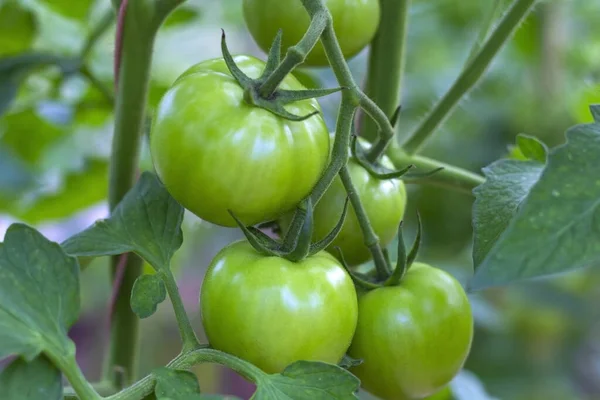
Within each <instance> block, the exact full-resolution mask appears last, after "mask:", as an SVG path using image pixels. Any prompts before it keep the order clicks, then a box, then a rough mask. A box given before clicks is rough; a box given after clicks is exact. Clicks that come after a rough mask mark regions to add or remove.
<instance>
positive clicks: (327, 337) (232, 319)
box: [200, 241, 358, 373]
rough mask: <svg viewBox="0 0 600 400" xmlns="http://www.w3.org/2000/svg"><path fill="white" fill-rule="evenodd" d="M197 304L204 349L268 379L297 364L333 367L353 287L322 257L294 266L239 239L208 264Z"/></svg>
mask: <svg viewBox="0 0 600 400" xmlns="http://www.w3.org/2000/svg"><path fill="white" fill-rule="evenodd" d="M200 306H201V310H202V321H203V323H204V330H205V332H206V336H207V337H208V340H209V342H210V344H211V346H213V347H214V348H216V349H218V350H222V351H225V352H227V353H230V354H233V355H235V356H237V357H240V358H242V359H244V360H247V361H250V362H251V363H253V364H255V365H256V366H258V367H259V368H261V369H262V370H263V371H265V372H268V373H275V372H280V371H282V370H283V369H284V368H285V367H286V366H288V365H289V364H291V363H293V362H295V361H298V360H309V361H324V362H329V363H337V362H339V361H340V360H341V359H342V357H343V356H344V354H345V352H346V350H347V349H348V346H349V345H350V341H351V340H352V335H353V334H354V330H355V328H356V321H357V318H358V313H357V308H358V305H357V298H356V291H355V289H354V285H353V283H352V280H351V279H350V277H349V276H348V274H347V272H346V271H345V270H344V268H343V267H342V266H341V265H340V264H339V262H338V261H337V260H336V259H335V257H333V256H332V255H330V254H329V253H327V252H324V251H323V252H320V253H317V254H315V255H314V256H311V257H308V258H306V259H304V260H303V261H300V262H297V263H294V262H291V261H288V260H286V259H283V258H279V257H269V256H264V255H261V254H260V253H258V252H257V251H256V250H254V249H253V248H252V246H250V244H249V243H248V242H247V241H239V242H235V243H233V244H231V245H229V246H227V247H225V248H224V249H222V250H221V251H220V252H219V254H217V256H216V257H215V258H214V260H213V261H212V262H211V264H210V266H209V267H208V271H207V273H206V277H205V278H204V282H203V284H202V290H201V294H200Z"/></svg>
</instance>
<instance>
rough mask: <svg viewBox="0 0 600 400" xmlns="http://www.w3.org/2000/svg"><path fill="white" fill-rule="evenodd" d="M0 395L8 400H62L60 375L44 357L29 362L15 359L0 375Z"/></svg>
mask: <svg viewBox="0 0 600 400" xmlns="http://www.w3.org/2000/svg"><path fill="white" fill-rule="evenodd" d="M0 393H2V398H3V399H8V400H11V399H15V400H17V399H18V400H58V399H62V398H63V386H62V375H61V373H60V371H59V370H58V369H57V368H56V367H55V366H54V365H53V364H52V363H50V361H48V359H47V358H46V357H44V356H38V357H36V358H35V359H33V360H32V361H31V362H26V361H25V360H24V359H22V358H17V359H16V360H14V361H13V362H11V363H10V365H9V366H8V367H6V369H4V371H2V374H0Z"/></svg>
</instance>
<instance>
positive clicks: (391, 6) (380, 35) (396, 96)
mask: <svg viewBox="0 0 600 400" xmlns="http://www.w3.org/2000/svg"><path fill="white" fill-rule="evenodd" d="M379 3H380V4H381V20H380V21H379V28H378V30H377V34H376V36H375V39H373V41H372V42H371V51H370V54H369V69H368V76H367V82H366V94H367V96H369V97H370V98H371V99H372V100H373V101H374V102H375V104H377V106H379V108H380V109H381V111H383V113H384V114H385V115H386V116H387V118H388V119H389V118H390V117H391V116H392V115H393V113H394V111H395V110H396V108H397V107H398V105H399V103H400V97H401V87H402V78H403V74H404V64H405V58H406V57H405V54H406V34H407V30H408V9H409V7H410V0H380V1H379ZM377 131H378V129H377V125H376V124H375V123H374V122H373V120H372V119H371V118H368V117H366V116H363V117H362V118H361V126H360V135H361V136H362V137H364V138H366V139H367V140H369V141H371V142H372V141H374V140H375V139H376V138H377ZM382 133H383V134H384V135H381V134H380V137H379V140H378V142H376V143H375V145H374V146H373V147H372V150H371V151H370V153H369V158H370V159H371V160H374V159H376V158H377V156H378V155H379V154H381V152H382V151H383V150H384V149H385V147H386V146H387V143H388V142H389V140H391V139H392V137H389V136H386V135H385V131H382Z"/></svg>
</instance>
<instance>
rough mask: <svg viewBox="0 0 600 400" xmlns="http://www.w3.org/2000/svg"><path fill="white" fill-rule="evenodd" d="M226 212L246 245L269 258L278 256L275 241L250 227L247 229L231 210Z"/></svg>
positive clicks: (277, 245)
mask: <svg viewBox="0 0 600 400" xmlns="http://www.w3.org/2000/svg"><path fill="white" fill-rule="evenodd" d="M228 211H229V214H230V215H231V217H232V218H233V219H234V220H235V222H236V223H237V224H238V226H239V227H240V229H241V230H242V233H243V234H244V236H245V237H246V239H247V240H248V243H250V245H251V246H252V247H253V248H254V250H256V251H258V252H259V253H261V254H265V255H269V256H275V257H278V256H280V253H279V251H278V250H279V249H278V247H279V243H277V241H275V240H274V239H272V238H270V237H269V236H267V235H265V234H264V233H262V232H261V231H260V230H259V229H256V228H254V227H251V226H250V227H247V226H246V225H244V223H243V222H242V221H240V220H239V218H238V217H236V216H235V214H234V213H233V212H232V211H231V210H228Z"/></svg>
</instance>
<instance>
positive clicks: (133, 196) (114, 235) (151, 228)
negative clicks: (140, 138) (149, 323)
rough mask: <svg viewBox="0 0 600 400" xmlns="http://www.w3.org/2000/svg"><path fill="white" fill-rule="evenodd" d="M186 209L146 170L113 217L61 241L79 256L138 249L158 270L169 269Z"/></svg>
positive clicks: (102, 254) (68, 249)
mask: <svg viewBox="0 0 600 400" xmlns="http://www.w3.org/2000/svg"><path fill="white" fill-rule="evenodd" d="M183 211H184V210H183V207H182V206H181V205H179V203H177V201H175V199H173V198H172V197H171V195H170V194H169V192H167V190H166V189H165V187H164V186H163V185H162V184H161V183H160V182H159V181H158V178H157V177H156V175H154V174H153V173H151V172H144V173H143V174H142V175H141V177H140V179H139V181H138V182H137V184H136V185H135V186H134V187H133V188H132V189H131V190H130V191H129V192H128V193H127V194H126V195H125V197H124V199H123V200H122V201H121V203H119V205H118V206H117V207H116V208H115V210H114V212H113V214H112V216H111V217H110V218H108V219H105V220H100V221H97V222H96V223H95V224H94V225H92V226H91V227H89V228H87V229H86V230H84V231H83V232H80V233H78V234H76V235H75V236H73V237H71V238H69V239H67V240H66V241H65V242H64V243H63V244H62V245H63V247H64V249H65V251H66V252H67V253H69V254H72V255H77V256H96V257H97V256H107V255H117V254H123V253H128V252H135V253H137V254H138V255H140V256H141V257H143V258H144V259H145V260H146V261H148V263H149V264H150V265H152V266H153V267H154V268H155V269H156V270H161V269H163V270H168V269H169V263H170V261H171V258H172V256H173V254H174V253H175V251H177V249H179V247H180V246H181V244H182V243H183V233H182V231H181V222H182V220H183Z"/></svg>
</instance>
